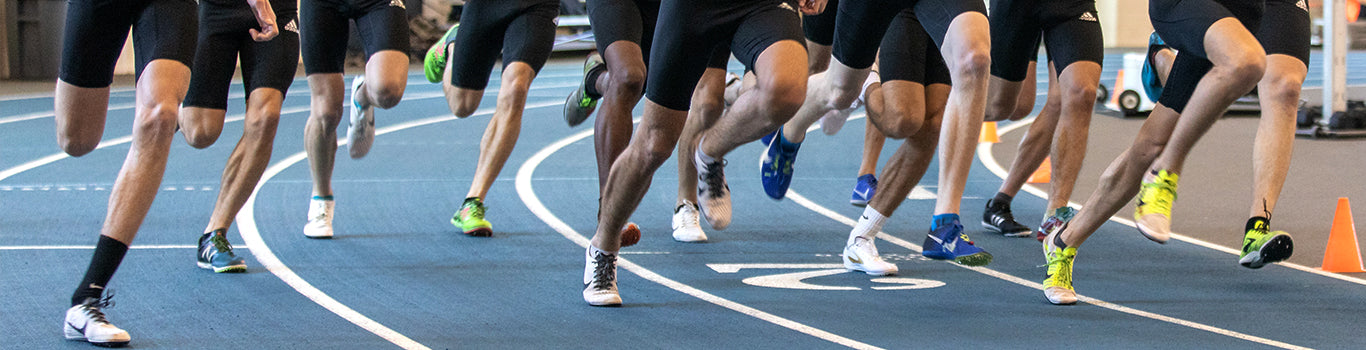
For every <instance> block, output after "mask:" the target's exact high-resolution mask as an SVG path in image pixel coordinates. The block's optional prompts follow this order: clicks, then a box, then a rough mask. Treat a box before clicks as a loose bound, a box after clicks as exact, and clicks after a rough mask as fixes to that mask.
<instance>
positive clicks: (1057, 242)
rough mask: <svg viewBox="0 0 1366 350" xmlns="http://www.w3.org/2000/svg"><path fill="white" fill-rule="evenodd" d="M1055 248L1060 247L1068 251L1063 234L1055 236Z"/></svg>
mask: <svg viewBox="0 0 1366 350" xmlns="http://www.w3.org/2000/svg"><path fill="white" fill-rule="evenodd" d="M1053 246H1055V247H1058V249H1067V243H1063V241H1062V233H1058V234H1056V235H1053Z"/></svg>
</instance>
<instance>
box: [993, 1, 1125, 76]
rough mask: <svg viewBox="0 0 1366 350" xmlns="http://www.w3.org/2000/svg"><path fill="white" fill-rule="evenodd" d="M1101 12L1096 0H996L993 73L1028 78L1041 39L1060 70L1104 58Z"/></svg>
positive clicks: (1097, 61)
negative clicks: (1099, 12)
mask: <svg viewBox="0 0 1366 350" xmlns="http://www.w3.org/2000/svg"><path fill="white" fill-rule="evenodd" d="M1098 18H1099V17H1098V16H1097V14H1096V3H1095V1H1094V0H1064V1H1049V0H992V1H991V75H992V76H995V77H998V78H1001V79H1005V80H1006V81H1013V82H1019V81H1023V80H1024V79H1025V75H1026V74H1027V72H1028V69H1029V62H1031V61H1034V60H1036V59H1037V58H1038V55H1039V42H1040V39H1043V40H1042V42H1043V44H1044V45H1046V46H1047V47H1048V59H1049V60H1050V61H1052V62H1053V66H1054V67H1055V68H1057V70H1058V73H1059V74H1062V71H1064V70H1066V69H1067V67H1068V66H1070V65H1072V63H1076V62H1080V61H1087V62H1095V63H1096V64H1102V63H1101V61H1103V60H1104V58H1105V48H1104V46H1105V41H1104V37H1103V36H1102V33H1101V29H1100V22H1099V21H1098Z"/></svg>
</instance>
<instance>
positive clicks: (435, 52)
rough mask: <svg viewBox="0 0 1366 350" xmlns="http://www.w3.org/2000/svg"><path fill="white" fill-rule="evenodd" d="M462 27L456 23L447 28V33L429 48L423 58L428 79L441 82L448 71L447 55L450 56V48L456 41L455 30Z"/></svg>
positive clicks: (423, 65)
mask: <svg viewBox="0 0 1366 350" xmlns="http://www.w3.org/2000/svg"><path fill="white" fill-rule="evenodd" d="M459 28H460V24H459V23H456V24H455V25H453V26H451V29H448V30H446V35H442V36H441V40H438V41H437V42H436V43H435V44H432V47H431V48H428V49H427V56H426V57H423V58H422V72H423V73H425V74H426V75H427V81H428V82H432V83H440V82H441V76H442V74H445V73H446V57H449V56H450V52H447V51H449V48H450V44H451V42H452V41H455V30H456V29H459Z"/></svg>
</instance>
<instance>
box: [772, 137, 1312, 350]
mask: <svg viewBox="0 0 1366 350" xmlns="http://www.w3.org/2000/svg"><path fill="white" fill-rule="evenodd" d="M865 116H866V115H855V116H853V117H851V118H850V119H858V118H863V117H865ZM1021 124H1026V123H1014V124H1011V125H1010V126H1007V127H1004V128H1002V129H1001V130H999V131H997V133H998V134H1004V133H1005V132H1006V131H1010V130H1014V129H1013V128H1019V127H1020V126H1019V125H1021ZM817 128H818V127H817V126H812V127H811V128H809V129H807V130H806V132H808V133H809V132H812V131H815V130H816V129H817ZM983 145H986V147H987V151H990V145H991V144H990V143H983V144H979V145H978V153H979V154H981V152H982V149H981V148H982V146H983ZM1002 177H1004V176H1002ZM787 197H788V198H792V201H793V202H795V203H797V204H798V205H801V206H803V207H806V208H807V209H810V210H811V211H814V212H816V213H817V214H820V215H822V216H825V217H827V218H830V219H831V220H835V221H837V222H839V223H842V224H845V225H848V226H849V227H850V228H853V227H854V226H855V225H857V224H858V222H857V221H855V220H854V219H853V218H850V217H846V216H844V215H840V214H839V213H837V212H835V211H834V210H830V209H829V208H826V207H824V206H821V205H820V204H816V202H813V201H811V200H810V199H807V198H806V197H805V196H802V195H801V194H800V193H797V192H796V191H794V190H791V189H789V190H788V191H787ZM877 236H878V237H879V238H882V239H883V240H886V241H887V242H890V243H892V244H895V245H898V246H901V247H903V248H906V249H910V250H913V251H915V252H917V253H919V252H921V251H922V248H921V247H920V246H919V245H916V244H915V243H911V242H909V241H906V240H904V239H901V238H899V237H896V236H892V235H889V234H887V233H886V232H883V231H878V233H877ZM951 265H953V266H957V267H960V268H964V269H968V270H972V271H974V272H977V273H981V274H984V275H987V276H991V277H995V278H997V279H1001V280H1004V281H1007V282H1011V283H1015V284H1018V285H1021V286H1025V287H1029V288H1033V289H1036V290H1039V291H1043V290H1044V287H1043V285H1042V284H1039V283H1037V282H1034V281H1030V280H1026V279H1023V278H1019V277H1016V276H1014V275H1010V274H1007V273H1004V272H1000V271H996V270H992V269H989V268H985V267H973V266H964V265H959V264H951ZM1077 297H1078V299H1080V300H1081V301H1084V302H1086V303H1089V304H1092V305H1095V306H1099V307H1102V308H1106V309H1110V310H1114V311H1119V312H1123V313H1126V314H1130V315H1134V316H1139V317H1144V318H1148V319H1153V320H1158V321H1162V322H1167V323H1172V324H1175V325H1179V326H1184V327H1190V328H1194V329H1199V330H1202V331H1206V332H1210V333H1215V334H1219V335H1223V336H1228V337H1233V338H1237V339H1242V340H1246V341H1250V342H1255V343H1259V344H1264V345H1269V346H1274V347H1279V348H1284V349H1309V348H1306V347H1302V346H1299V345H1294V344H1289V343H1284V342H1280V341H1276V340H1271V339H1266V338H1262V337H1258V336H1254V335H1249V334H1244V333H1239V332H1235V331H1231V330H1227V329H1223V328H1218V327H1214V326H1210V325H1206V324H1202V323H1198V322H1193V321H1187V320H1183V319H1179V318H1175V317H1171V316H1166V315H1162V314H1157V313H1152V312H1148V311H1143V310H1139V309H1134V308H1131V307H1127V306H1123V305H1119V304H1115V303H1111V302H1107V301H1104V300H1100V299H1096V298H1092V297H1088V296H1084V295H1080V294H1078V295H1077Z"/></svg>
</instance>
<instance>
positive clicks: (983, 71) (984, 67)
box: [953, 42, 991, 83]
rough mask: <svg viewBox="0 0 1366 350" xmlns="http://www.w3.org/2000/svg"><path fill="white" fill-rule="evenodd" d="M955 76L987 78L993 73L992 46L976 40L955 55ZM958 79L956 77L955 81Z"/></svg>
mask: <svg viewBox="0 0 1366 350" xmlns="http://www.w3.org/2000/svg"><path fill="white" fill-rule="evenodd" d="M953 61H954V63H953V67H955V68H956V69H955V71H956V72H955V73H957V76H955V77H954V78H959V77H962V78H967V79H975V78H986V77H987V76H988V75H989V74H990V73H991V46H990V44H988V43H979V42H974V43H970V44H968V45H966V47H965V48H964V49H963V50H961V52H958V53H956V54H955V55H954V57H953ZM957 82H958V80H957V79H955V81H954V83H957Z"/></svg>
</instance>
